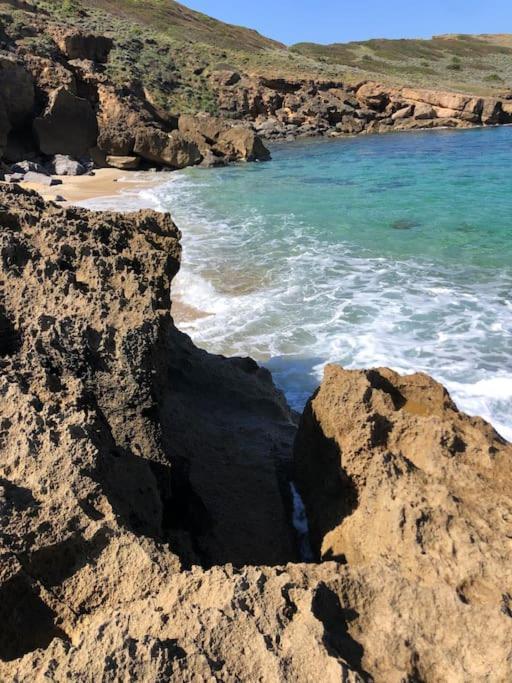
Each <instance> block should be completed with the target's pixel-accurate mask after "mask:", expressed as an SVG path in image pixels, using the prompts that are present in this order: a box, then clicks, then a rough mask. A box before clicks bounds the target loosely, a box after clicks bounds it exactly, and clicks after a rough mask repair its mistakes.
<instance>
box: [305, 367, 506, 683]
mask: <svg viewBox="0 0 512 683" xmlns="http://www.w3.org/2000/svg"><path fill="white" fill-rule="evenodd" d="M511 466H512V445H511V444H508V443H506V442H505V441H504V440H503V439H502V438H500V437H499V436H498V434H497V433H496V432H495V431H494V430H493V428H492V427H491V426H490V425H489V424H487V423H485V422H484V421H483V420H482V419H480V418H472V417H468V416H467V415H464V414H463V413H460V412H459V411H458V410H457V408H456V407H455V405H454V404H453V402H452V401H451V399H450V396H449V395H448V393H447V392H446V390H445V389H444V388H443V387H442V386H441V385H440V384H438V383H436V382H435V381H434V380H432V379H430V378H429V377H428V376H426V375H423V374H416V375H411V376H408V377H402V376H400V375H398V374H396V373H394V372H392V371H391V370H387V369H378V370H367V371H347V370H343V369H342V368H340V367H338V366H328V367H327V368H326V371H325V377H324V381H323V383H322V385H321V387H320V389H319V391H318V392H317V393H316V394H315V395H314V397H313V398H312V400H311V401H310V403H309V404H308V406H307V408H306V410H305V413H304V415H303V418H302V421H301V426H300V428H299V434H298V437H297V441H296V446H295V467H296V480H297V483H298V485H299V488H300V491H301V493H302V496H303V499H304V502H305V505H306V510H307V514H308V519H309V522H310V530H311V538H312V542H313V545H314V547H315V549H316V551H317V552H318V553H319V554H320V555H321V556H322V557H323V558H325V559H340V560H343V561H345V562H347V563H348V566H349V567H350V568H351V569H353V570H357V571H358V573H359V574H360V575H361V576H365V577H366V580H367V581H369V582H370V584H373V585H374V590H375V591H377V590H379V588H378V585H379V582H380V581H382V583H381V584H380V585H381V589H380V590H383V591H384V592H386V594H387V595H388V600H390V601H391V602H392V605H393V606H392V610H393V612H394V613H395V614H396V615H397V618H398V619H400V618H401V617H398V615H402V616H403V615H407V616H406V621H407V623H408V627H407V629H408V632H409V635H408V636H407V648H409V647H411V648H412V649H413V650H414V651H415V652H416V657H417V666H418V670H419V673H418V678H419V679H421V680H428V681H436V680H464V679H465V678H467V679H468V680H475V679H478V677H479V675H480V674H479V672H481V671H484V670H487V671H491V670H492V671H493V677H494V678H495V679H496V680H500V681H501V680H503V681H505V680H508V679H509V678H510V677H511V675H512V665H511V659H510V654H511V645H510V643H511V642H512V641H511V636H512V621H511V620H510V616H507V609H508V607H506V608H505V609H504V604H505V603H506V605H508V600H509V599H508V597H506V598H504V596H508V594H509V586H510V583H511V580H512V575H511V570H510V563H509V544H510V541H509V535H510V519H512V495H511V493H510V487H509V486H508V473H509V471H510V468H511ZM389 569H391V570H392V573H394V574H395V576H394V578H391V577H388V578H387V579H380V580H379V579H378V578H377V577H378V574H379V572H382V576H384V575H385V574H386V572H387V571H388V570H389ZM386 582H388V583H386ZM399 586H400V587H399ZM413 593H415V594H416V600H415V602H414V607H413V605H412V603H411V602H410V600H411V597H412V594H413ZM391 595H393V597H392V598H391ZM504 600H505V603H504ZM355 609H358V608H357V607H355ZM427 613H428V616H427ZM379 614H380V612H379V609H378V608H377V609H375V606H374V613H373V619H374V621H375V623H376V624H381V625H382V624H383V623H386V627H385V629H386V631H387V632H388V633H392V632H395V635H396V637H397V641H396V645H398V639H399V638H400V636H399V633H402V634H404V631H403V625H402V626H400V627H399V629H398V631H395V624H396V623H397V619H396V618H395V617H391V616H389V617H387V619H388V621H386V622H385V621H381V618H382V616H383V615H380V616H379ZM366 618H369V612H368V613H367V617H366ZM364 620H365V617H363V618H362V621H364ZM484 624H485V626H484ZM381 627H382V626H379V627H378V628H381ZM371 630H373V634H375V630H374V629H371ZM412 634H414V635H412ZM371 637H372V636H371V635H370V634H369V633H364V637H363V638H362V642H363V645H365V643H366V645H365V647H368V648H374V647H375V642H373V643H372V641H371ZM411 637H412V640H411ZM379 639H380V637H379ZM400 657H401V655H400V654H399V651H398V650H395V651H394V652H393V653H392V652H391V650H389V651H388V653H387V654H386V655H383V658H382V660H381V662H380V663H379V662H378V655H376V654H375V652H373V653H371V654H368V655H367V657H366V658H365V662H366V665H367V668H368V669H369V670H370V671H372V673H376V672H377V671H379V670H380V677H377V679H378V680H383V681H384V680H385V681H388V680H399V678H398V674H397V673H394V674H393V673H392V672H391V670H390V669H388V668H387V667H389V666H391V668H392V667H393V666H396V664H397V662H398V661H399V660H400ZM370 659H373V660H374V663H373V664H372V663H370ZM391 659H393V660H394V664H393V665H391V664H390V660H391ZM374 667H377V668H374Z"/></svg>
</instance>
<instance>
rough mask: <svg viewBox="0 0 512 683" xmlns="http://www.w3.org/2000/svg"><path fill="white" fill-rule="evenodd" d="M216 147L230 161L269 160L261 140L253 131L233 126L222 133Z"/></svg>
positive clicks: (267, 152) (268, 154)
mask: <svg viewBox="0 0 512 683" xmlns="http://www.w3.org/2000/svg"><path fill="white" fill-rule="evenodd" d="M216 147H217V149H219V150H221V151H222V152H223V154H224V155H225V156H226V158H227V159H228V160H230V161H268V160H269V159H270V158H271V157H270V152H269V151H268V149H267V148H266V147H265V145H264V144H263V142H262V141H261V138H260V137H258V135H256V133H255V132H254V131H252V130H250V129H249V128H244V127H242V126H235V127H233V128H230V129H229V130H227V131H225V132H224V133H222V134H221V135H220V136H219V138H218V141H217V145H216Z"/></svg>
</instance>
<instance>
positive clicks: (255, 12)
mask: <svg viewBox="0 0 512 683" xmlns="http://www.w3.org/2000/svg"><path fill="white" fill-rule="evenodd" d="M181 1H182V2H183V4H186V5H188V6H189V7H192V8H193V9H197V10H199V11H201V12H204V13H205V14H209V15H210V16H213V17H216V18H217V19H222V20H223V21H228V22H230V23H232V24H240V25H242V26H249V27H251V28H255V29H257V30H258V31H260V33H263V34H264V35H267V36H268V37H270V38H275V39H276V40H280V41H282V42H284V43H287V44H291V43H297V42H300V41H305V40H309V41H314V42H318V43H333V42H346V41H349V40H365V39H366V38H421V37H426V38H429V37H430V36H432V35H436V34H439V33H512V0H429V1H428V2H421V3H417V2H415V0H387V2H386V0H364V1H363V2H357V1H356V0H313V2H309V1H306V0H256V1H255V2H251V1H250V0H181Z"/></svg>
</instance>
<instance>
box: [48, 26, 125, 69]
mask: <svg viewBox="0 0 512 683" xmlns="http://www.w3.org/2000/svg"><path fill="white" fill-rule="evenodd" d="M54 39H55V42H56V43H57V45H58V47H59V49H60V51H61V52H62V53H63V54H65V55H66V57H67V58H68V59H70V60H71V59H88V60H90V61H92V62H99V63H100V64H104V63H106V62H107V61H108V57H109V54H110V51H111V50H112V48H113V47H114V41H113V40H112V39H111V38H107V37H106V36H98V35H95V34H92V33H85V32H84V31H80V30H77V29H71V30H68V31H66V32H65V33H63V34H60V35H59V34H56V35H55V36H54Z"/></svg>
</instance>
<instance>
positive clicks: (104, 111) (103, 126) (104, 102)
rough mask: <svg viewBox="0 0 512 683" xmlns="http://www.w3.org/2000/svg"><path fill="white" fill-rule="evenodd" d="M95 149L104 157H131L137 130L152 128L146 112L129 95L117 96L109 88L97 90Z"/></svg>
mask: <svg viewBox="0 0 512 683" xmlns="http://www.w3.org/2000/svg"><path fill="white" fill-rule="evenodd" d="M98 99H99V102H98V109H99V112H98V127H99V134H98V148H99V149H100V151H101V152H102V153H104V154H105V155H111V156H133V151H134V146H135V135H136V132H137V130H138V129H139V128H144V127H145V126H149V127H152V128H153V127H155V121H154V120H153V118H152V116H151V115H150V113H149V112H148V111H147V110H146V109H145V108H144V107H143V106H141V103H140V101H137V100H136V98H134V97H133V96H129V95H128V96H121V95H120V94H119V93H118V92H116V91H115V90H114V89H113V88H111V87H107V86H103V85H102V86H100V87H99V88H98Z"/></svg>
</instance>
